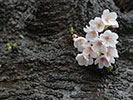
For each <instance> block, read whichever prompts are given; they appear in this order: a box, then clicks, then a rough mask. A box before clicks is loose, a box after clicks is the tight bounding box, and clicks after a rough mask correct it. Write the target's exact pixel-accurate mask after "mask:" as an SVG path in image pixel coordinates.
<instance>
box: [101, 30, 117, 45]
mask: <svg viewBox="0 0 133 100" xmlns="http://www.w3.org/2000/svg"><path fill="white" fill-rule="evenodd" d="M100 38H101V39H102V41H103V42H104V44H105V45H106V46H111V47H115V45H116V44H117V43H118V41H117V39H118V35H117V34H116V33H113V32H111V31H110V30H106V31H105V32H104V34H101V35H100Z"/></svg>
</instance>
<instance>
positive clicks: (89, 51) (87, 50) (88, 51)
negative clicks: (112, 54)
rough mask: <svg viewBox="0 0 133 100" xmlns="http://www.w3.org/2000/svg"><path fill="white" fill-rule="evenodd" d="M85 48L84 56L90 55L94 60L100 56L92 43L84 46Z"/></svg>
mask: <svg viewBox="0 0 133 100" xmlns="http://www.w3.org/2000/svg"><path fill="white" fill-rule="evenodd" d="M83 47H84V50H83V54H85V55H88V56H90V57H92V58H96V57H97V56H98V55H97V53H96V52H95V51H94V49H93V47H92V46H91V44H90V43H86V44H84V45H83Z"/></svg>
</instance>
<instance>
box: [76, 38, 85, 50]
mask: <svg viewBox="0 0 133 100" xmlns="http://www.w3.org/2000/svg"><path fill="white" fill-rule="evenodd" d="M86 42H87V40H86V39H85V38H84V37H78V38H74V47H75V48H77V49H78V51H80V52H82V51H83V50H84V48H83V44H84V43H86Z"/></svg>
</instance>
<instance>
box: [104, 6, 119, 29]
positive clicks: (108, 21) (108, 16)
mask: <svg viewBox="0 0 133 100" xmlns="http://www.w3.org/2000/svg"><path fill="white" fill-rule="evenodd" d="M116 19H117V14H116V13H115V12H110V11H109V10H108V9H106V10H104V11H103V15H102V20H103V23H104V24H105V25H109V26H114V27H119V24H118V22H117V21H116Z"/></svg>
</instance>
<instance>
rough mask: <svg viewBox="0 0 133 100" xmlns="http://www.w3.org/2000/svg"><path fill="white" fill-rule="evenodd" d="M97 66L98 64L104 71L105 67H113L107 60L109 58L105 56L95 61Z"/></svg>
mask: <svg viewBox="0 0 133 100" xmlns="http://www.w3.org/2000/svg"><path fill="white" fill-rule="evenodd" d="M95 64H98V67H99V68H100V69H102V68H103V67H109V66H111V64H110V63H109V61H108V60H107V58H106V57H105V56H104V55H102V56H99V57H98V58H97V59H96V60H95Z"/></svg>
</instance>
